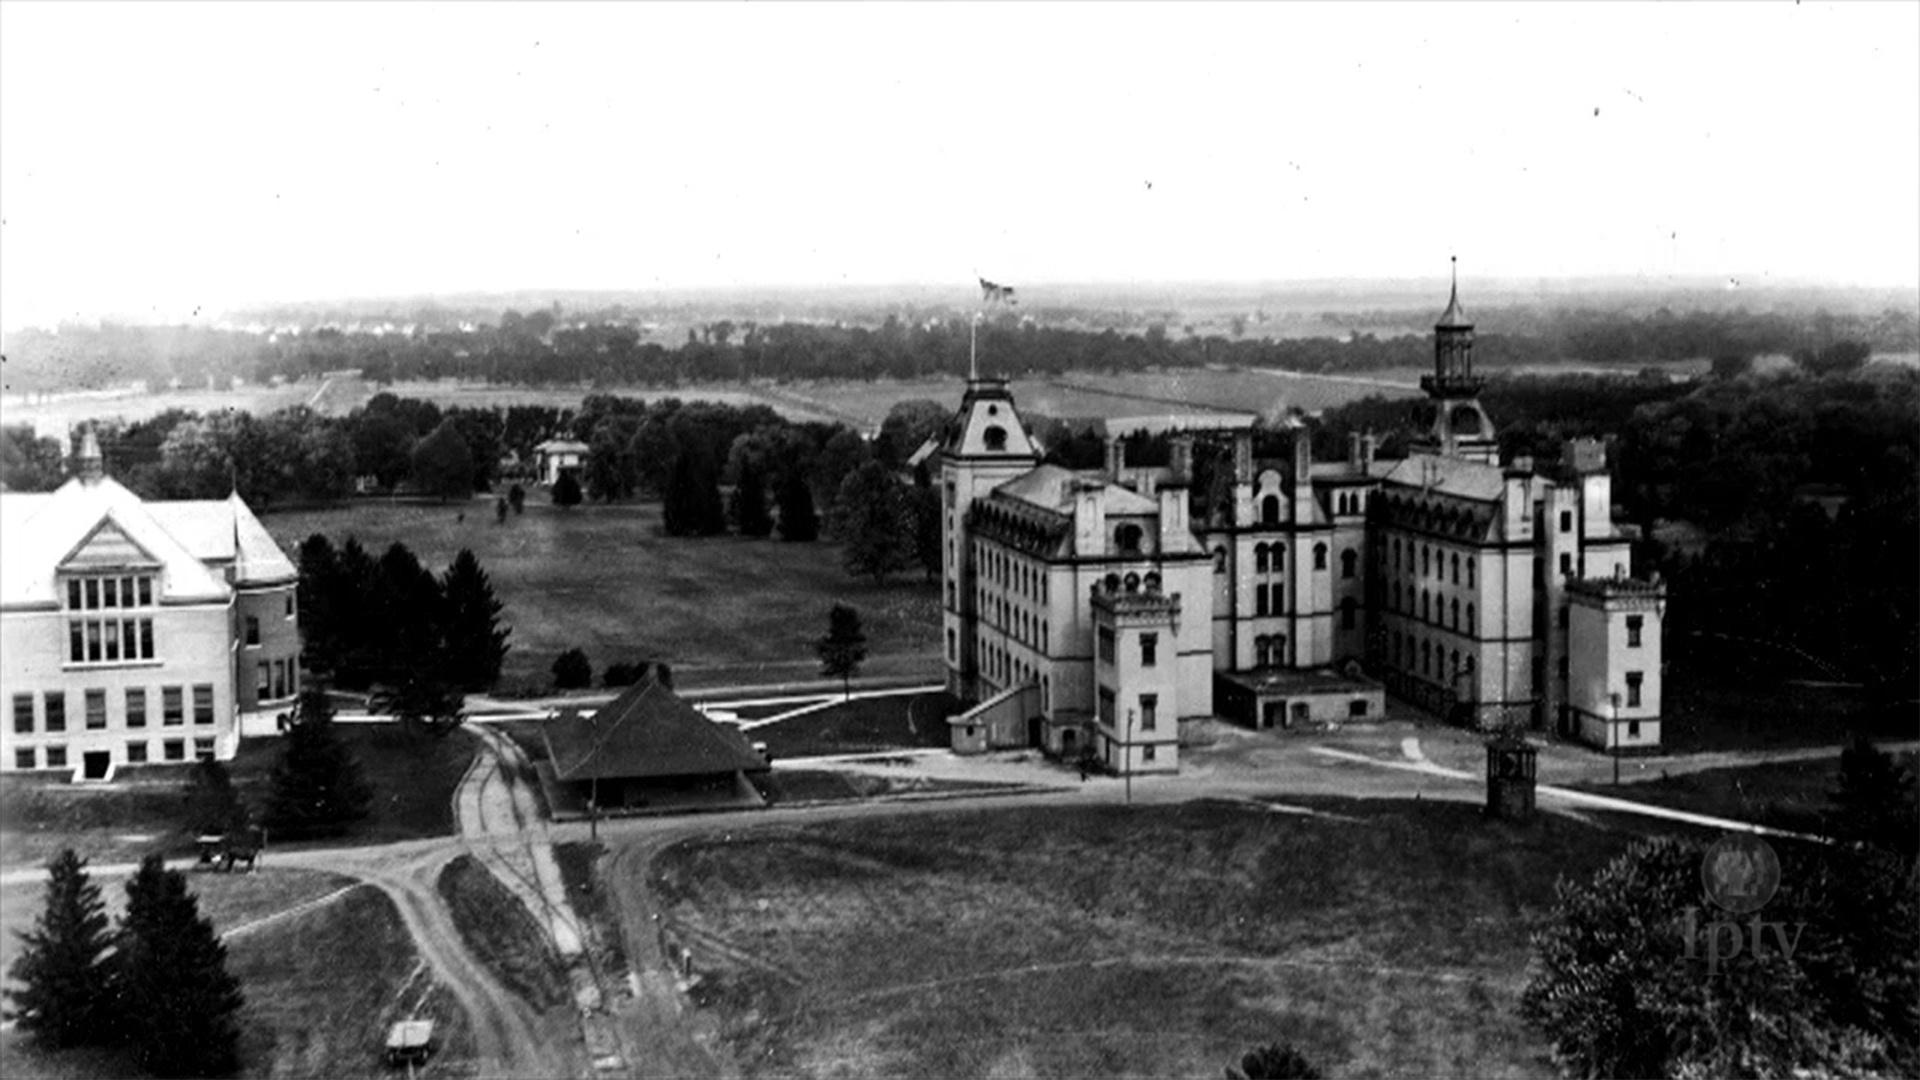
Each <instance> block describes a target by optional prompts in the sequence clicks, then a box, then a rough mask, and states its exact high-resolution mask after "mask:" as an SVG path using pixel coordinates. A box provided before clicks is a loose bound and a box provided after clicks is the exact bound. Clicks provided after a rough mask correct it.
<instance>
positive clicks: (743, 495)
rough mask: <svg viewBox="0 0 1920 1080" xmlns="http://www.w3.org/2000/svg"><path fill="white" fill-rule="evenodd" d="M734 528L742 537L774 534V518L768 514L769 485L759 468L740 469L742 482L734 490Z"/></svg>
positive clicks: (751, 466) (748, 465)
mask: <svg viewBox="0 0 1920 1080" xmlns="http://www.w3.org/2000/svg"><path fill="white" fill-rule="evenodd" d="M733 527H734V528H735V529H737V530H738V531H739V533H740V535H741V536H766V535H768V534H770V533H772V532H773V516H772V515H770V514H768V513H767V484H766V480H765V478H764V477H762V476H761V474H760V469H759V467H758V466H756V465H753V464H751V463H748V464H743V465H742V466H741V467H740V482H739V483H738V484H736V485H734V488H733Z"/></svg>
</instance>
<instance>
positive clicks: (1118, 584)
mask: <svg viewBox="0 0 1920 1080" xmlns="http://www.w3.org/2000/svg"><path fill="white" fill-rule="evenodd" d="M1101 584H1103V585H1105V586H1106V587H1107V591H1108V592H1109V593H1117V592H1122V591H1124V592H1129V593H1137V592H1139V591H1140V590H1141V589H1142V588H1145V589H1146V590H1147V591H1148V592H1150V593H1157V592H1159V591H1160V575H1159V573H1158V572H1157V571H1153V570H1149V571H1147V576H1146V577H1141V576H1140V575H1139V574H1128V575H1126V576H1125V577H1122V576H1120V575H1119V574H1108V575H1107V576H1106V578H1105V579H1104V580H1102V582H1101Z"/></svg>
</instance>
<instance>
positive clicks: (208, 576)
mask: <svg viewBox="0 0 1920 1080" xmlns="http://www.w3.org/2000/svg"><path fill="white" fill-rule="evenodd" d="M16 500H17V501H16ZM167 505H174V506H180V505H192V504H180V503H174V504H167V503H154V504H152V505H149V504H147V503H145V502H142V501H141V499H140V497H139V496H138V495H135V494H134V493H133V492H131V491H128V490H127V489H126V488H124V487H122V486H120V484H119V483H117V482H115V481H114V480H112V479H111V478H106V477H103V478H100V479H97V480H80V479H77V478H76V479H73V480H69V481H67V482H66V483H65V484H62V485H61V486H60V488H59V490H57V491H54V492H53V493H51V494H43V495H13V494H8V495H0V529H4V537H0V606H6V607H14V606H24V605H39V604H52V603H55V602H57V601H58V599H59V597H58V594H57V593H56V591H55V584H54V577H55V572H56V571H57V570H58V569H59V567H60V566H61V565H62V564H63V563H64V562H65V561H66V560H68V559H70V558H73V557H74V556H76V555H80V554H82V548H83V546H85V545H86V544H87V542H88V541H89V540H92V539H94V538H95V537H96V536H104V535H108V534H107V533H106V530H107V529H111V530H113V533H112V537H113V539H112V541H111V542H112V543H114V544H116V545H120V544H124V545H126V546H127V548H128V549H129V550H130V551H137V552H138V553H139V554H140V555H141V556H144V557H143V558H141V559H140V560H139V561H140V562H142V563H158V564H159V567H160V581H161V598H162V599H163V600H175V601H178V600H188V601H191V600H224V599H226V598H227V597H228V596H231V595H232V590H231V589H229V588H228V587H227V583H226V582H225V581H224V580H222V577H221V575H220V574H218V573H216V572H214V571H213V570H211V569H209V568H208V567H207V566H206V565H205V564H204V563H203V562H202V561H201V559H200V557H199V556H198V555H197V554H196V553H195V552H194V551H193V550H192V549H191V547H189V546H188V545H187V544H184V543H182V542H181V540H180V539H179V538H178V537H177V536H176V535H175V534H174V531H173V529H172V528H171V527H169V526H170V524H171V523H169V522H163V521H162V520H160V519H159V518H158V517H156V515H155V514H154V513H153V509H154V507H159V506H167ZM211 505H215V506H225V504H224V503H214V504H211ZM223 516H224V517H225V518H226V520H227V522H228V528H229V530H231V527H232V526H231V522H232V514H231V512H227V513H225V514H224V515H223ZM248 516H249V517H251V514H249V515H248ZM254 524H255V525H256V527H257V526H258V524H259V523H258V522H257V521H256V522H255V523H254ZM261 531H262V533H263V534H264V532H265V530H261ZM269 543H271V541H269Z"/></svg>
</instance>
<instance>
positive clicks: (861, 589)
mask: <svg viewBox="0 0 1920 1080" xmlns="http://www.w3.org/2000/svg"><path fill="white" fill-rule="evenodd" d="M263 520H264V522H265V523H266V526H267V529H268V531H270V532H271V533H272V534H273V538H274V539H275V540H276V541H278V542H279V543H280V545H281V547H282V548H283V549H284V550H286V551H288V552H290V553H291V552H294V551H296V550H297V549H298V547H299V545H300V542H301V541H303V540H305V539H306V538H307V537H308V536H310V535H312V534H313V533H316V532H319V533H325V534H326V535H327V536H328V537H330V538H332V539H333V540H334V542H335V543H339V542H340V541H341V540H342V539H343V538H344V537H346V536H347V535H349V534H351V535H353V536H356V537H358V538H359V540H360V542H361V544H363V545H365V546H366V547H367V549H368V550H369V551H372V552H374V553H375V554H376V555H377V554H378V553H379V552H380V551H383V550H385V548H386V547H387V546H388V545H390V544H392V543H394V542H395V541H400V542H403V543H405V544H406V545H407V546H408V547H409V548H411V549H412V550H413V552H414V554H416V555H418V556H419V557H420V561H421V562H422V563H423V564H424V565H426V566H427V567H429V568H430V569H433V570H436V571H438V570H443V569H445V568H446V566H447V565H448V563H450V562H451V561H452V560H453V557H454V555H455V554H456V553H457V552H458V551H459V550H460V549H461V548H471V549H473V552H474V554H475V555H476V556H478V557H479V559H480V563H481V565H482V566H483V567H485V569H486V571H487V574H488V575H489V576H490V577H491V578H492V580H493V587H494V592H495V594H496V595H497V596H498V597H499V598H500V600H501V602H502V603H503V604H504V605H505V611H504V613H503V614H502V616H501V618H502V621H503V622H504V623H505V624H507V625H509V626H511V627H512V628H513V636H512V637H511V638H510V639H509V644H510V645H511V647H512V651H511V652H509V653H508V655H507V660H506V665H505V670H504V672H503V679H502V684H501V685H502V689H503V690H505V691H514V690H521V691H528V690H540V689H545V688H547V687H548V686H550V684H551V682H552V679H551V676H550V674H549V669H550V668H551V667H552V665H553V661H554V659H555V658H556V657H557V656H559V654H560V653H561V652H563V651H564V650H566V649H568V648H573V647H579V648H582V649H584V650H585V651H586V653H587V655H588V657H589V659H590V660H591V661H592V662H593V667H594V671H595V672H596V674H597V673H598V672H600V671H602V670H604V669H605V667H606V666H607V665H608V664H610V663H615V662H619V661H629V662H631V661H634V660H642V659H649V660H664V661H667V662H668V663H670V664H672V665H673V669H674V674H675V678H676V683H677V684H681V685H686V684H688V682H689V680H688V678H687V677H689V676H690V677H691V680H692V682H694V683H699V682H702V681H703V680H704V681H705V682H706V683H707V684H711V683H712V682H713V681H715V680H720V681H725V680H734V681H742V682H752V681H772V680H776V679H808V678H813V677H814V676H815V675H816V674H817V673H818V670H819V663H818V660H817V659H816V658H815V655H814V650H813V643H814V641H815V640H816V639H817V638H819V636H820V635H821V634H823V633H824V632H825V631H826V615H827V609H828V607H829V606H831V605H832V604H833V603H834V602H835V601H839V602H843V603H847V604H851V605H853V606H854V607H855V608H857V609H859V611H860V615H861V620H862V623H863V626H864V628H865V630H866V634H867V639H868V642H869V647H870V648H871V650H872V657H871V658H870V659H869V661H868V662H867V664H866V666H865V668H864V669H863V670H864V672H865V673H867V674H873V675H898V674H907V675H915V676H920V677H924V676H926V675H928V674H930V673H937V672H938V670H939V644H938V640H937V639H938V634H939V618H938V612H937V604H938V597H937V593H936V591H935V589H934V587H933V586H931V585H928V584H925V583H923V582H922V581H921V580H920V578H919V576H918V575H917V574H916V575H910V576H904V577H895V578H894V579H892V580H891V581H889V582H888V583H887V584H884V585H876V584H874V583H873V582H872V581H871V580H868V579H864V578H860V579H856V578H853V577H851V576H850V575H848V574H847V572H846V571H845V570H844V569H842V568H841V565H840V548H839V546H838V545H835V544H830V543H824V542H822V543H811V544H786V543H780V542H778V541H774V540H749V539H743V538H740V537H733V536H725V537H713V538H709V539H686V538H674V537H668V536H665V535H663V534H662V532H661V529H660V507H659V505H658V504H656V503H638V504H632V503H627V504H615V505H609V506H598V505H596V506H581V507H577V508H575V509H572V510H560V509H557V508H555V507H553V506H551V505H549V504H548V503H547V502H546V500H545V499H544V498H542V497H541V496H539V495H536V496H535V497H534V498H532V499H530V500H529V501H528V503H527V511H526V513H525V514H524V515H516V516H511V517H509V518H508V519H507V521H506V522H505V523H504V524H496V523H495V521H494V517H493V505H492V502H491V501H490V500H486V499H482V500H477V501H474V502H471V503H448V504H426V505H419V504H410V503H397V502H396V503H382V502H372V503H360V504H356V505H353V506H348V507H340V508H334V509H328V510H318V511H298V512H290V513H275V514H269V515H266V516H265V517H264V518H263Z"/></svg>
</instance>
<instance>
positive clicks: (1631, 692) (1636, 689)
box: [1627, 671, 1645, 707]
mask: <svg viewBox="0 0 1920 1080" xmlns="http://www.w3.org/2000/svg"><path fill="white" fill-rule="evenodd" d="M1644 678H1645V676H1643V675H1641V673H1640V672H1638V671H1629V672H1627V704H1628V705H1629V706H1635V707H1637V706H1638V705H1639V704H1640V686H1641V683H1642V681H1643V680H1644Z"/></svg>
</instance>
